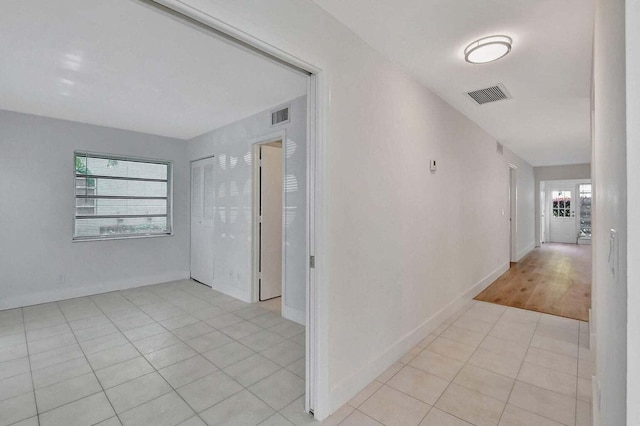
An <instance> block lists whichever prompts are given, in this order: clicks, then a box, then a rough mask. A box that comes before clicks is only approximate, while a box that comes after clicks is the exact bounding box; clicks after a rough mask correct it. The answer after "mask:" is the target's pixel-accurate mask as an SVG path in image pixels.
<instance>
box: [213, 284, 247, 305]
mask: <svg viewBox="0 0 640 426" xmlns="http://www.w3.org/2000/svg"><path fill="white" fill-rule="evenodd" d="M211 288H212V289H214V290H216V291H219V292H220V293H223V294H226V295H227V296H231V297H234V298H236V299H238V300H241V301H243V302H245V303H252V302H253V301H252V300H251V294H250V288H249V291H247V289H246V288H244V289H243V288H238V287H235V286H233V285H224V284H223V283H220V282H217V283H216V282H215V281H214V282H213V285H212V286H211Z"/></svg>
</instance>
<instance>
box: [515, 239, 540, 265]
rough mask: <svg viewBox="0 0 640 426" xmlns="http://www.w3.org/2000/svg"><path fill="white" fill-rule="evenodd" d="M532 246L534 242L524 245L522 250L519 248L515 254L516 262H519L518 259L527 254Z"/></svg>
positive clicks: (533, 246)
mask: <svg viewBox="0 0 640 426" xmlns="http://www.w3.org/2000/svg"><path fill="white" fill-rule="evenodd" d="M534 248H536V243H531V244H529V245H528V246H527V247H525V248H524V249H523V250H520V251H519V252H518V254H517V255H516V262H520V260H522V258H523V257H525V256H526V255H528V254H529V252H530V251H531V250H533V249H534Z"/></svg>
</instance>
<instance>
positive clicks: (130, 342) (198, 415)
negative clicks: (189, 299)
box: [92, 292, 206, 424]
mask: <svg viewBox="0 0 640 426" xmlns="http://www.w3.org/2000/svg"><path fill="white" fill-rule="evenodd" d="M152 293H154V292H152ZM154 294H155V293H154ZM122 297H124V298H125V299H126V300H128V301H129V302H130V303H133V302H131V300H129V299H128V298H127V297H126V296H124V295H123V296H122ZM133 304H134V305H135V303H133ZM96 307H97V308H98V309H99V310H100V312H102V313H103V314H104V315H105V316H106V317H107V318H108V319H109V321H111V323H112V324H113V325H114V326H115V327H116V328H117V327H118V326H117V325H115V323H113V321H112V320H111V318H109V316H108V315H107V314H105V313H104V311H103V310H102V309H101V308H100V307H99V306H97V305H96ZM136 308H137V309H140V307H139V306H137V305H136ZM140 310H141V311H142V309H140ZM143 312H144V311H143ZM145 315H146V313H145ZM149 318H151V317H149ZM152 319H153V318H152ZM153 320H154V321H155V322H156V323H157V324H158V325H160V327H162V328H165V327H164V326H162V324H160V323H158V322H157V321H156V320H155V319H153ZM118 330H119V329H118ZM167 331H168V332H169V333H171V331H169V330H167ZM122 335H123V336H124V338H125V339H126V340H127V342H129V344H130V345H131V346H133V348H134V349H135V350H136V351H137V352H138V353H139V354H140V356H141V357H142V358H143V359H144V360H145V361H146V362H147V363H148V364H149V365H150V366H151V368H153V372H155V373H156V374H158V375H159V376H160V377H162V380H164V381H165V383H167V385H169V388H171V391H169V392H167V393H164V394H162V395H159V396H157V397H155V398H153V399H151V400H150V401H154V400H156V399H158V398H161V397H163V396H164V395H167V394H169V393H171V392H175V394H176V395H178V397H179V398H180V399H181V400H182V401H183V402H184V403H185V404H186V405H187V407H189V408H190V409H191V410H192V411H193V412H194V413H195V416H197V417H198V418H199V419H200V420H202V421H203V422H204V419H202V417H200V414H199V413H198V412H197V411H196V410H194V409H193V407H192V406H191V405H189V403H188V402H187V401H185V399H184V398H183V397H182V395H180V394H179V393H178V391H177V389H176V388H174V387H173V386H172V385H171V383H169V382H168V381H167V379H166V378H165V377H164V376H163V375H162V374H161V373H160V371H158V369H157V368H156V367H155V365H153V364H152V363H151V362H149V360H148V359H147V357H145V356H144V355H143V354H142V352H140V350H139V349H138V347H137V346H136V345H134V344H133V342H132V341H131V340H129V338H128V337H127V336H125V334H124V333H122ZM171 335H172V336H174V337H175V335H174V334H173V333H171ZM150 337H151V336H150ZM176 338H178V337H176ZM178 340H180V339H179V338H178ZM181 342H182V341H181ZM183 344H184V343H183ZM191 358H195V355H194V356H193V357H190V358H186V359H191ZM182 361H184V360H182ZM125 362H126V361H125ZM178 362H181V361H178ZM174 364H177V362H176V363H174ZM171 365H173V364H171ZM166 367H169V365H167V366H166ZM92 368H93V367H92ZM163 368H164V367H163ZM149 374H151V373H149ZM137 378H138V377H136V379H137ZM132 380H135V379H132ZM98 382H100V380H98ZM100 386H102V383H100ZM117 386H119V385H117ZM114 387H115V386H114ZM105 396H106V392H105ZM107 399H109V397H108V396H107ZM150 401H145V402H143V403H142V404H139V405H138V406H136V407H132V408H130V409H129V410H126V411H123V412H122V413H120V414H118V412H117V411H116V410H115V408H114V409H113V411H114V412H115V413H116V416H117V417H118V420H119V421H120V423H121V424H122V419H121V418H120V415H121V414H124V413H126V412H128V411H131V410H133V409H135V408H138V407H141V406H142V405H144V404H146V403H148V402H150ZM109 403H110V404H111V400H110V399H109ZM112 407H113V404H112ZM192 417H194V416H190V417H188V418H187V419H185V420H188V419H190V418H192ZM204 423H206V422H204Z"/></svg>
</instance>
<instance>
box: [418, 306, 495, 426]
mask: <svg viewBox="0 0 640 426" xmlns="http://www.w3.org/2000/svg"><path fill="white" fill-rule="evenodd" d="M472 306H474V305H468V304H467V308H466V309H465V310H464V312H462V313H461V314H460V315H458V316H457V318H456V320H454V321H453V322H451V323H450V324H448V325H447V327H445V328H444V329H443V330H442V332H441V333H440V336H442V334H443V333H444V332H445V331H447V329H448V328H449V327H451V326H453V325H454V324H455V322H456V321H457V320H458V319H460V318H461V317H462V316H463V315H464V314H465V313H467V312H469V310H470V309H471V307H472ZM505 312H506V311H505ZM502 315H504V312H503V313H502V314H501V315H500V318H502ZM500 318H498V319H497V320H496V322H495V323H494V324H493V326H492V327H491V329H490V330H489V331H488V332H487V333H486V334H485V336H484V337H483V339H482V341H480V343H479V344H478V346H477V347H476V348H475V349H474V351H473V352H472V353H471V355H470V356H469V358H467V360H466V361H465V362H464V364H463V365H462V367H460V370H458V372H457V373H456V375H455V376H453V378H452V379H451V380H450V381H449V384H448V385H447V387H446V388H445V389H444V390H443V391H442V393H441V394H440V396H439V397H438V399H436V401H435V402H434V403H433V407H435V406H436V405H437V404H438V401H440V399H441V398H442V396H443V395H444V394H445V393H447V390H449V387H450V386H451V384H452V383H453V382H454V380H455V379H456V378H457V377H458V375H459V374H460V372H461V371H462V370H463V369H464V367H465V366H466V365H467V364H468V363H469V360H470V359H471V357H473V355H474V354H475V353H476V352H477V351H478V349H480V346H481V345H482V342H484V341H485V339H486V338H487V337H488V336H489V333H491V330H493V327H495V325H496V324H497V323H498V321H500ZM443 324H444V323H443ZM465 330H466V329H465ZM468 331H473V330H468ZM428 348H429V346H427V347H426V348H425V349H424V350H425V351H426V350H428ZM443 356H444V355H443ZM447 358H449V357H448V356H447ZM459 386H462V387H464V388H465V389H468V388H467V387H465V386H463V385H459ZM469 390H472V391H474V392H477V391H475V390H473V389H469ZM505 406H506V404H505ZM438 409H439V408H438ZM429 411H431V410H429ZM442 411H444V412H445V413H447V414H449V415H451V416H453V417H455V418H458V419H459V417H458V416H456V415H455V414H452V413H449V412H448V411H445V410H442ZM503 411H504V409H503ZM427 415H429V413H427ZM501 416H502V414H501ZM425 417H426V416H425ZM460 420H462V421H466V420H464V419H460Z"/></svg>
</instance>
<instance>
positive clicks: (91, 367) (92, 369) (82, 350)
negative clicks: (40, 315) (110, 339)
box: [38, 298, 122, 423]
mask: <svg viewBox="0 0 640 426" xmlns="http://www.w3.org/2000/svg"><path fill="white" fill-rule="evenodd" d="M87 300H88V301H89V302H91V304H92V305H94V306H95V307H96V308H98V306H97V305H96V304H95V303H93V301H92V300H91V299H89V298H87ZM56 305H58V309H60V312H62V316H63V317H64V320H65V321H66V322H67V326H68V327H69V329H71V334H73V338H74V339H75V340H76V344H77V345H78V347H79V348H80V351H81V352H82V355H83V356H84V360H85V361H86V362H87V364H88V365H89V368H90V369H91V372H92V373H93V377H95V379H96V381H97V382H98V384H99V385H100V389H102V393H103V394H104V397H105V398H106V399H107V401H109V406H111V409H112V410H113V413H114V414H115V415H116V416H117V415H118V413H117V412H116V409H115V407H114V406H113V404H112V403H111V400H110V399H109V397H108V396H107V392H106V391H105V389H104V386H102V382H100V380H99V379H98V376H97V375H96V371H95V370H94V368H93V366H92V365H91V363H90V362H89V359H88V358H87V354H86V353H85V352H84V349H83V348H82V346H81V345H80V342H79V341H78V337H77V336H76V333H75V331H74V330H73V328H72V327H71V324H70V323H69V320H68V319H67V315H66V314H65V313H64V309H62V308H61V307H60V305H59V304H58V302H56ZM98 310H100V308H98ZM100 312H102V311H100ZM103 314H104V312H103ZM60 383H61V382H60ZM98 393H100V392H96V393H94V394H91V395H88V396H84V397H82V398H79V399H77V400H76V401H79V400H81V399H83V398H87V397H89V396H93V395H97V394H98ZM76 401H72V402H69V403H67V404H63V405H61V406H60V407H64V406H65V405H68V404H71V403H73V402H76ZM60 407H56V408H60ZM56 408H54V409H52V410H55V409H56ZM52 410H49V411H52ZM38 417H39V416H38ZM110 418H111V417H108V418H106V419H102V420H100V421H103V420H108V419H110ZM118 420H120V419H119V418H118ZM98 423H99V422H98ZM121 423H122V422H121Z"/></svg>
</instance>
